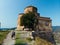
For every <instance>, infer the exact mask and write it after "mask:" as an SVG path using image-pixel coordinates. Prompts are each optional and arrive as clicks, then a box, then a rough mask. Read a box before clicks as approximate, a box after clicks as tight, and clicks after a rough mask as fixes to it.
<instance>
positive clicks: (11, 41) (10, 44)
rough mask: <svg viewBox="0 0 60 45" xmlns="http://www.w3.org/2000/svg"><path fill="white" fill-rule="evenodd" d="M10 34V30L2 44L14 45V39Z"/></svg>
mask: <svg viewBox="0 0 60 45" xmlns="http://www.w3.org/2000/svg"><path fill="white" fill-rule="evenodd" d="M11 34H12V31H11V32H10V33H9V34H8V35H7V37H6V39H5V40H4V41H3V44H2V45H14V44H15V40H14V39H12V38H11Z"/></svg>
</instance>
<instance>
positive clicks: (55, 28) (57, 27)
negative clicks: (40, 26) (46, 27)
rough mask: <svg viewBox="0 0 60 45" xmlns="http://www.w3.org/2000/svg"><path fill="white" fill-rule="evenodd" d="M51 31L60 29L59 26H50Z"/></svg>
mask: <svg viewBox="0 0 60 45" xmlns="http://www.w3.org/2000/svg"><path fill="white" fill-rule="evenodd" d="M52 29H53V31H60V26H52Z"/></svg>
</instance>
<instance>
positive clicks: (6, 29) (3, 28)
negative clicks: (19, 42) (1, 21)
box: [0, 27, 16, 30]
mask: <svg viewBox="0 0 60 45" xmlns="http://www.w3.org/2000/svg"><path fill="white" fill-rule="evenodd" d="M15 29H16V27H13V28H0V30H15Z"/></svg>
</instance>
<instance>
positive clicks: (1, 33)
mask: <svg viewBox="0 0 60 45" xmlns="http://www.w3.org/2000/svg"><path fill="white" fill-rule="evenodd" d="M9 32H10V31H0V45H1V44H2V42H3V40H4V39H5V38H6V35H7V34H8V33H9Z"/></svg>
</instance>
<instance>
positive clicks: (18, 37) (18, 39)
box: [15, 33, 26, 45]
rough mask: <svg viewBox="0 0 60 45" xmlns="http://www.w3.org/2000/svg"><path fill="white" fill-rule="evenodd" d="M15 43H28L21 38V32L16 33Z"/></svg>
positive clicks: (18, 44) (23, 44) (21, 44)
mask: <svg viewBox="0 0 60 45" xmlns="http://www.w3.org/2000/svg"><path fill="white" fill-rule="evenodd" d="M15 45H26V42H25V40H24V39H21V38H20V33H17V34H16V41H15Z"/></svg>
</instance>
